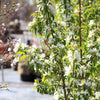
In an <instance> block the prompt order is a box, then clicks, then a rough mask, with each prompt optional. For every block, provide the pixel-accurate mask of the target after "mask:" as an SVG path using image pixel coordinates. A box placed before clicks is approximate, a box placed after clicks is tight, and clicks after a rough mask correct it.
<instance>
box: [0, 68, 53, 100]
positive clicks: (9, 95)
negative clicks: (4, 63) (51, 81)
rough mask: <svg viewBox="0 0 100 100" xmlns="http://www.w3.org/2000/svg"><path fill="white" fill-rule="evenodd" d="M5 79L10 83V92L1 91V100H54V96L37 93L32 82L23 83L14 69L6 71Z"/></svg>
mask: <svg viewBox="0 0 100 100" xmlns="http://www.w3.org/2000/svg"><path fill="white" fill-rule="evenodd" d="M4 78H5V82H7V83H8V90H5V89H0V100H53V96H52V95H41V94H40V93H37V91H36V90H34V89H33V83H32V82H22V81H21V80H20V76H19V75H18V74H17V72H16V71H13V70H12V69H4ZM1 81H2V80H1V70H0V82H1Z"/></svg>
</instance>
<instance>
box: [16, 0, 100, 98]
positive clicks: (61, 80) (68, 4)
mask: <svg viewBox="0 0 100 100" xmlns="http://www.w3.org/2000/svg"><path fill="white" fill-rule="evenodd" d="M36 2H37V11H36V12H34V13H33V14H32V16H33V21H32V22H30V23H29V25H30V26H31V27H30V30H31V31H32V32H33V33H34V34H37V33H40V34H41V38H42V41H41V43H42V42H44V41H46V42H45V44H46V47H42V48H34V47H31V48H28V47H25V48H24V49H23V47H22V46H20V47H19V49H18V51H17V53H16V54H19V55H20V60H22V59H27V60H28V64H29V66H30V67H31V68H33V69H34V70H36V71H38V72H39V73H41V77H42V80H41V82H40V83H39V81H37V80H35V86H34V87H36V88H37V91H38V92H40V93H42V94H44V93H50V94H52V93H53V94H54V100H100V1H99V0H36Z"/></svg>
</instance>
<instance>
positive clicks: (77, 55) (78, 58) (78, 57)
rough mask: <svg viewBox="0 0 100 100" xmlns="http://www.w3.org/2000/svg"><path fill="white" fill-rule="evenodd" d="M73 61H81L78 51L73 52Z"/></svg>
mask: <svg viewBox="0 0 100 100" xmlns="http://www.w3.org/2000/svg"><path fill="white" fill-rule="evenodd" d="M74 59H77V60H78V61H81V58H80V54H79V52H78V50H75V52H74Z"/></svg>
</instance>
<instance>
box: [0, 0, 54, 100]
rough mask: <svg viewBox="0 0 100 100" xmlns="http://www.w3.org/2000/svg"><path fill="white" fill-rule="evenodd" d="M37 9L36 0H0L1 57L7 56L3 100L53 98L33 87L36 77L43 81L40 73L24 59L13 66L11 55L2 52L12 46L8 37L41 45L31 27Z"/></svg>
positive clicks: (0, 79)
mask: <svg viewBox="0 0 100 100" xmlns="http://www.w3.org/2000/svg"><path fill="white" fill-rule="evenodd" d="M35 11H36V2H35V0H0V41H2V42H0V52H1V53H0V59H1V58H4V57H6V62H5V63H3V65H0V100H53V96H52V95H49V94H45V95H41V94H39V93H37V91H36V90H34V89H33V85H34V79H38V80H39V81H41V75H38V73H36V72H35V71H34V70H31V69H29V67H28V65H27V63H24V62H23V63H20V64H19V63H16V65H13V66H11V63H12V60H11V57H10V55H9V56H8V54H7V53H6V54H5V55H4V56H3V55H2V53H4V51H5V49H6V46H8V45H9V43H8V42H7V39H8V37H10V38H11V39H18V40H19V39H20V40H21V43H23V44H27V45H29V46H31V45H35V46H37V47H38V46H39V45H40V44H41V43H40V40H41V39H40V38H39V37H38V35H33V33H32V32H31V31H29V26H28V24H29V22H30V21H32V20H33V18H32V17H31V14H32V13H33V12H35ZM0 61H1V60H0ZM1 85H2V86H3V88H2V86H1Z"/></svg>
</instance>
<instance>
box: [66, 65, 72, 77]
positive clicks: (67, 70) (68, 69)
mask: <svg viewBox="0 0 100 100" xmlns="http://www.w3.org/2000/svg"><path fill="white" fill-rule="evenodd" d="M70 72H71V66H69V67H68V66H66V67H65V75H66V76H68V75H69V74H70Z"/></svg>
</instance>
